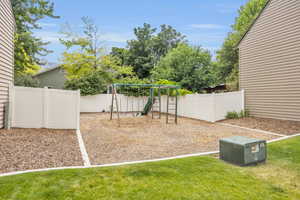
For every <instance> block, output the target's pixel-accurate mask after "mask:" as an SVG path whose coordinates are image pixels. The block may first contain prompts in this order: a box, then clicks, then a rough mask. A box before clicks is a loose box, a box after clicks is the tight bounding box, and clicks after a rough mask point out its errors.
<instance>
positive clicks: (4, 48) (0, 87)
mask: <svg viewBox="0 0 300 200" xmlns="http://www.w3.org/2000/svg"><path fill="white" fill-rule="evenodd" d="M13 38H14V16H13V12H12V8H11V3H10V1H9V0H1V1H0V128H3V125H4V105H5V103H6V102H7V101H8V87H9V84H10V83H12V81H13V63H14V61H13V59H14V56H13V55H14V45H13Z"/></svg>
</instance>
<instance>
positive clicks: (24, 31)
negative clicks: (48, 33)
mask: <svg viewBox="0 0 300 200" xmlns="http://www.w3.org/2000/svg"><path fill="white" fill-rule="evenodd" d="M11 3H12V8H13V13H14V16H15V20H16V33H15V41H14V43H15V47H16V48H15V54H14V57H15V58H14V60H15V67H14V70H15V75H16V76H18V75H22V74H33V73H35V72H36V71H38V70H39V69H40V67H39V65H40V64H42V60H41V59H40V57H41V56H44V55H47V54H48V53H49V52H50V51H49V50H47V49H46V48H45V45H47V44H48V43H46V42H43V41H42V40H41V39H40V38H38V37H36V36H34V34H33V30H35V29H41V27H40V25H39V24H38V21H39V20H41V19H43V18H45V17H50V18H58V16H55V15H54V4H53V3H52V2H50V1H48V0H12V1H11Z"/></svg>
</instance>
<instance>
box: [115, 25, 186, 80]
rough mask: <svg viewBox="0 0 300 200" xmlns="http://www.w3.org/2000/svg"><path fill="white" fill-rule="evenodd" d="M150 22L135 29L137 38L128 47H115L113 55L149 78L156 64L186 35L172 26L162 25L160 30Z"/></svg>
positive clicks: (139, 75)
mask: <svg viewBox="0 0 300 200" xmlns="http://www.w3.org/2000/svg"><path fill="white" fill-rule="evenodd" d="M156 31H157V29H156V28H152V27H151V25H150V24H146V23H145V24H144V25H143V26H142V27H137V28H135V29H134V34H135V36H136V39H134V40H130V41H128V42H127V46H128V49H121V48H113V50H112V55H114V56H117V57H119V58H120V59H121V60H122V63H123V64H125V65H130V66H133V69H134V72H135V73H136V74H137V76H138V77H139V78H141V79H143V78H149V76H150V71H151V70H152V68H153V67H154V65H155V64H156V63H157V62H158V61H159V60H160V58H161V57H163V56H165V55H166V54H167V52H168V51H169V50H170V49H172V48H175V47H176V46H177V45H178V44H179V43H182V42H185V36H183V35H182V34H181V33H179V32H177V31H176V30H175V29H173V28H172V27H171V26H168V25H161V27H160V32H159V33H157V34H156V35H155V33H156Z"/></svg>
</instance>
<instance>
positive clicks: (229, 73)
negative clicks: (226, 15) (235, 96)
mask: <svg viewBox="0 0 300 200" xmlns="http://www.w3.org/2000/svg"><path fill="white" fill-rule="evenodd" d="M266 3H267V0H250V1H248V2H247V3H246V5H245V6H242V7H241V8H240V9H239V11H238V17H237V18H236V19H235V23H234V24H233V25H232V31H231V32H230V33H229V34H228V36H227V38H226V39H225V41H224V43H223V45H222V48H221V49H220V50H219V51H218V52H217V62H218V67H219V68H218V72H219V73H218V76H219V79H220V80H221V81H223V82H225V81H226V82H227V85H230V88H231V89H232V90H236V89H238V60H239V58H238V50H237V48H236V45H237V43H238V42H239V41H240V39H241V38H242V36H243V35H244V34H245V32H246V31H247V30H248V29H249V27H250V26H251V24H252V23H253V21H254V20H255V19H256V18H257V16H258V15H259V13H260V12H261V10H262V9H263V8H264V6H265V5H266Z"/></svg>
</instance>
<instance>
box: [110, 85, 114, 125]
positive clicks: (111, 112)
mask: <svg viewBox="0 0 300 200" xmlns="http://www.w3.org/2000/svg"><path fill="white" fill-rule="evenodd" d="M110 88H111V105H110V120H112V117H113V111H114V85H111V87H110Z"/></svg>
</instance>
